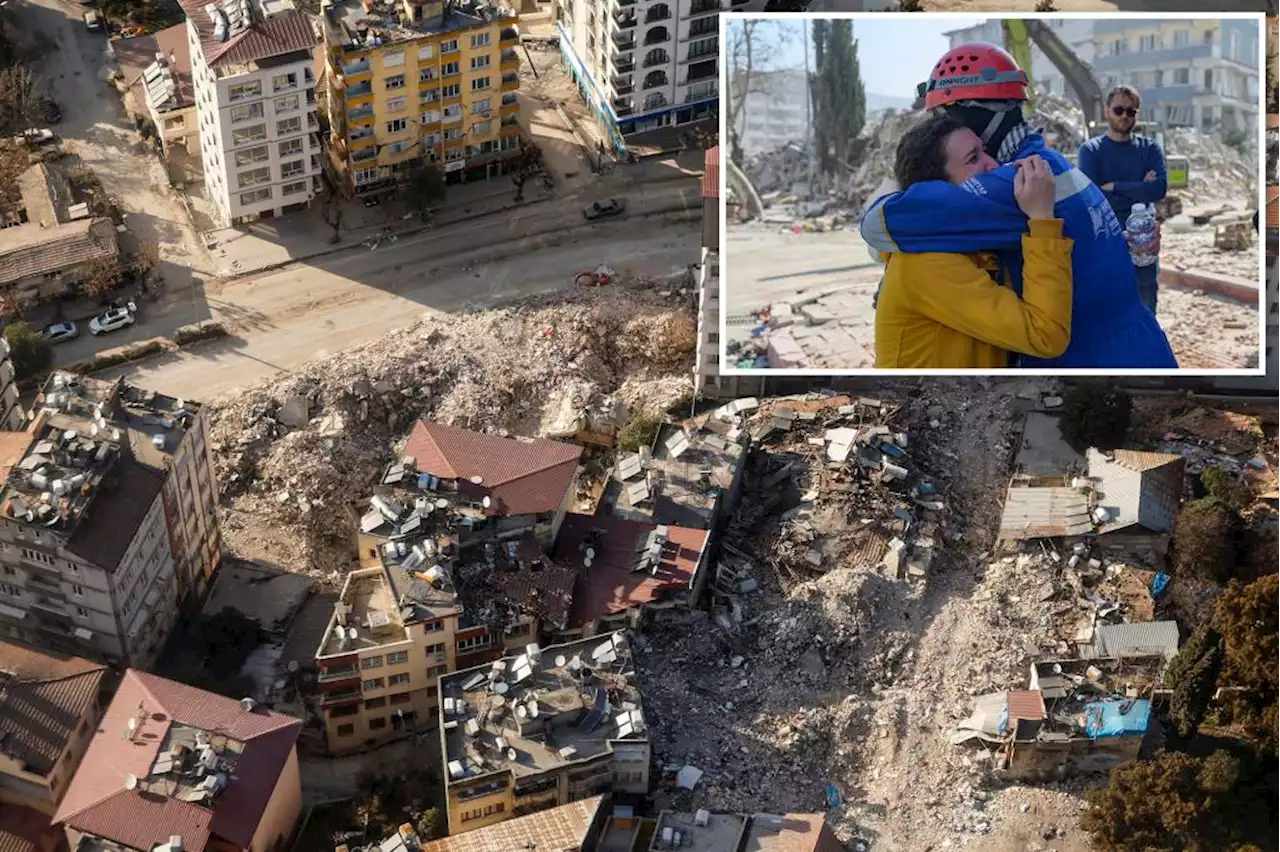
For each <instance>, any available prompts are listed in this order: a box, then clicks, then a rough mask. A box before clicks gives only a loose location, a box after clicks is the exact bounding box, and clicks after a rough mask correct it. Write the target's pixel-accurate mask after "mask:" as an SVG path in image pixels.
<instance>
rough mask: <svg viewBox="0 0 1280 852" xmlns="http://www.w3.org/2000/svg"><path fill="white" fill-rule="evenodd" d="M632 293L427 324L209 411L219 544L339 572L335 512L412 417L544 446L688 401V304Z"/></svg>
mask: <svg viewBox="0 0 1280 852" xmlns="http://www.w3.org/2000/svg"><path fill="white" fill-rule="evenodd" d="M627 284H628V285H629V286H624V285H619V286H613V287H608V288H603V289H599V290H575V291H573V292H570V293H568V294H564V293H560V294H554V295H547V296H538V297H533V298H530V299H526V300H522V301H521V302H519V303H517V304H516V305H515V306H512V307H507V308H502V309H496V310H488V311H482V312H478V313H473V314H465V315H451V316H448V317H445V318H434V317H431V318H426V319H422V320H420V321H418V322H416V323H414V324H413V325H411V326H409V327H407V328H404V329H402V330H400V331H398V332H396V333H393V334H391V335H388V336H387V337H386V338H384V339H382V340H379V341H375V342H372V343H369V344H366V345H364V346H361V347H359V348H356V349H353V350H350V351H348V352H344V353H342V354H341V355H336V356H333V357H330V358H325V359H322V360H318V361H314V362H312V363H310V364H309V365H307V366H305V367H303V368H302V369H300V370H298V371H297V372H295V373H293V374H291V375H289V376H288V377H286V378H284V379H273V380H271V381H267V382H261V383H259V384H257V385H254V386H250V387H248V388H246V389H245V390H243V391H241V392H240V393H238V394H237V395H235V396H233V397H231V398H229V399H225V400H222V401H220V402H217V403H214V404H213V405H212V406H211V409H212V415H211V417H212V423H211V429H210V434H211V441H212V446H213V448H214V454H215V458H216V459H217V462H218V468H219V470H218V476H219V481H220V482H221V483H222V487H223V495H222V497H223V506H224V508H225V509H226V510H227V511H225V512H224V513H223V517H224V527H223V533H224V535H225V537H226V538H227V543H228V546H229V547H231V548H232V549H233V550H235V551H236V552H238V553H240V554H242V555H244V556H246V557H248V558H255V557H261V558H268V559H270V561H272V562H273V563H276V564H280V565H283V566H285V567H287V568H290V569H292V570H301V571H315V572H319V573H320V574H321V575H329V574H331V573H332V572H334V571H336V570H339V569H344V568H345V567H347V566H348V563H349V562H350V561H351V560H352V559H353V557H354V550H353V546H354V545H353V543H352V536H351V532H350V521H349V519H347V518H346V517H345V514H344V512H345V509H346V507H347V506H348V505H349V504H351V503H352V502H353V501H355V500H357V499H359V498H360V497H362V496H363V495H364V494H365V492H367V491H368V489H369V487H371V486H372V485H374V484H376V483H377V482H378V480H379V477H380V475H381V473H382V471H383V469H384V468H385V466H386V465H387V464H388V463H390V462H391V461H393V460H394V459H395V453H394V452H393V445H394V444H396V443H397V442H398V441H400V440H402V439H403V437H404V435H405V434H406V433H407V432H408V430H409V429H410V428H411V427H412V425H413V423H414V421H415V420H418V419H431V420H435V421H439V422H443V423H447V424H452V425H457V426H462V427H466V428H470V429H477V430H481V431H485V430H488V431H497V432H500V433H502V432H505V433H507V434H513V435H522V436H545V435H548V434H560V433H561V432H563V431H566V430H567V431H570V432H572V431H573V429H572V428H571V425H570V426H566V420H569V421H572V419H573V418H572V417H571V416H568V415H566V412H576V413H578V414H580V415H581V414H583V413H584V412H585V413H586V415H587V416H597V415H598V416H600V417H603V418H607V419H609V420H610V421H612V423H614V424H616V423H618V422H625V421H626V419H627V418H628V417H629V416H630V415H631V414H634V413H637V412H642V411H643V412H646V413H658V412H661V411H663V410H665V409H666V407H667V406H669V405H670V404H672V403H673V402H675V401H676V400H678V399H679V398H681V397H682V396H686V395H687V394H688V393H689V392H690V386H691V379H690V378H689V376H690V375H691V367H692V356H693V352H694V344H695V327H694V321H693V318H692V316H691V315H690V313H689V300H688V297H687V295H686V294H680V293H676V294H672V293H664V292H657V291H653V290H647V289H637V288H636V287H635V286H634V285H635V282H627ZM585 425H589V426H590V425H597V424H585ZM601 431H607V430H601Z"/></svg>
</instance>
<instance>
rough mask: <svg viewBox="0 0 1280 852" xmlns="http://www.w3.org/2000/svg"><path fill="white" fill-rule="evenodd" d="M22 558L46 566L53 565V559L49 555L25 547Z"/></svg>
mask: <svg viewBox="0 0 1280 852" xmlns="http://www.w3.org/2000/svg"><path fill="white" fill-rule="evenodd" d="M22 557H23V558H24V559H30V560H31V561H32V562H43V563H44V564H45V565H52V564H53V557H52V556H50V555H49V554H47V553H41V552H40V551H38V550H31V549H29V548H25V547H24V548H23V549H22Z"/></svg>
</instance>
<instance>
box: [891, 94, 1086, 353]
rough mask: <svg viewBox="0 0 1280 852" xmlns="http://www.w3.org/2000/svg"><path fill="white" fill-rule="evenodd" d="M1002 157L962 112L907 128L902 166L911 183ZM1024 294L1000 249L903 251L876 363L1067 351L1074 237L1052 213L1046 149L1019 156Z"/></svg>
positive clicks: (898, 170)
mask: <svg viewBox="0 0 1280 852" xmlns="http://www.w3.org/2000/svg"><path fill="white" fill-rule="evenodd" d="M996 166H997V163H996V162H995V160H993V159H992V158H991V157H990V156H988V155H987V154H986V153H985V152H984V151H983V148H982V141H981V140H980V139H979V138H978V136H977V135H976V134H975V133H974V132H973V131H972V130H969V129H968V128H966V127H964V126H963V125H961V124H960V123H959V122H958V121H956V120H954V119H951V118H947V117H945V116H937V117H932V118H929V119H928V120H926V121H925V122H924V123H923V124H921V125H918V126H916V127H914V128H912V129H911V130H910V131H908V132H907V133H906V134H904V136H903V138H902V140H901V142H900V144H899V146H898V152H897V158H896V162H895V165H894V174H895V177H896V178H897V180H898V183H899V185H900V186H901V187H902V188H903V189H906V188H907V187H908V186H910V185H911V184H913V183H919V182H920V181H925V180H948V181H950V182H952V183H955V184H961V183H964V182H965V181H966V180H968V179H969V178H971V177H973V176H974V175H975V174H978V173H979V172H986V171H990V170H991V169H994V168H996ZM1014 195H1015V197H1016V198H1017V200H1018V206H1019V207H1021V208H1022V212H1023V213H1025V214H1026V215H1027V218H1028V219H1029V220H1030V233H1029V234H1027V235H1026V236H1024V237H1023V238H1022V252H1023V264H1024V265H1023V286H1022V298H1019V297H1018V295H1017V294H1016V293H1015V292H1013V290H1011V289H1009V288H1008V287H1006V286H1003V285H1002V284H1001V283H1000V282H999V281H998V280H997V279H998V275H999V270H998V266H997V264H996V261H995V256H994V255H989V254H986V253H981V254H945V253H923V254H905V253H901V252H897V253H894V254H892V255H889V256H888V267H887V269H886V271H885V276H884V280H883V282H881V285H880V294H879V297H878V299H877V304H876V366H877V367H879V368H882V369H922V368H924V369H929V368H932V369H960V368H975V369H981V368H988V367H996V368H998V367H1007V366H1009V354H1008V353H1009V352H1010V351H1014V352H1021V353H1023V354H1026V355H1034V356H1036V357H1039V358H1053V357H1056V356H1058V355H1061V354H1062V353H1063V352H1064V351H1065V350H1066V348H1067V344H1068V343H1069V342H1070V341H1071V246H1072V242H1071V240H1069V239H1067V238H1066V237H1064V236H1063V235H1062V220H1060V219H1055V218H1054V215H1053V204H1054V183H1053V173H1052V171H1051V170H1050V169H1049V166H1048V164H1047V163H1045V162H1044V161H1043V160H1041V159H1040V158H1039V157H1030V158H1028V159H1027V160H1023V161H1021V162H1020V163H1019V164H1018V174H1017V177H1016V179H1015V184H1014Z"/></svg>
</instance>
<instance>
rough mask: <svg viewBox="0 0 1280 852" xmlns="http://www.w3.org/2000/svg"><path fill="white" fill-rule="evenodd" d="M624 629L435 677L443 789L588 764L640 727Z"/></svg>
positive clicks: (637, 734)
mask: <svg viewBox="0 0 1280 852" xmlns="http://www.w3.org/2000/svg"><path fill="white" fill-rule="evenodd" d="M634 678H635V671H634V667H633V665H632V659H631V647H630V643H629V642H628V640H627V637H626V633H625V631H619V632H617V633H607V634H603V635H600V636H595V637H593V638H591V639H586V640H582V641H579V642H572V643H568V644H564V645H555V646H552V647H549V648H546V649H541V648H539V647H538V646H537V645H530V646H528V648H527V650H526V653H523V654H520V655H518V656H514V657H507V658H504V659H502V660H498V661H495V662H493V663H490V664H486V665H483V666H477V667H475V668H472V669H467V670H464V671H459V672H454V673H453V674H449V675H445V676H444V677H442V678H441V679H440V692H441V695H442V696H443V699H444V700H443V701H442V702H441V710H440V712H441V718H442V720H443V724H442V728H441V737H442V739H443V741H444V744H445V754H446V758H445V760H446V763H447V765H448V769H447V772H446V776H447V778H448V781H447V783H449V784H454V783H458V782H459V781H462V780H464V779H470V778H475V777H478V776H482V775H487V774H489V773H494V772H511V773H513V774H514V775H516V777H517V778H519V777H521V776H526V775H535V774H539V773H542V772H545V771H547V770H549V769H554V768H557V767H560V766H566V765H569V764H573V763H577V762H580V761H584V760H590V759H592V758H595V757H598V756H600V755H602V754H606V753H608V752H611V751H613V743H614V741H616V740H624V739H637V740H643V739H644V735H645V731H646V723H645V719H644V715H643V708H642V706H641V699H640V692H639V690H638V689H637V687H636V685H635V682H634Z"/></svg>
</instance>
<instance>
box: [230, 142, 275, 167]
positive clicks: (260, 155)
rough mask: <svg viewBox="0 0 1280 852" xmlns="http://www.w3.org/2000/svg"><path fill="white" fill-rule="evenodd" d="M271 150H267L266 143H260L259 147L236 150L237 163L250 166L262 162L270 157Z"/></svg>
mask: <svg viewBox="0 0 1280 852" xmlns="http://www.w3.org/2000/svg"><path fill="white" fill-rule="evenodd" d="M270 157H271V152H269V151H268V150H267V146H266V145H259V146H258V147H257V148H245V149H244V150H243V151H236V165H237V166H248V165H252V164H253V163H261V162H265V161H266V160H268V159H270Z"/></svg>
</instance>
